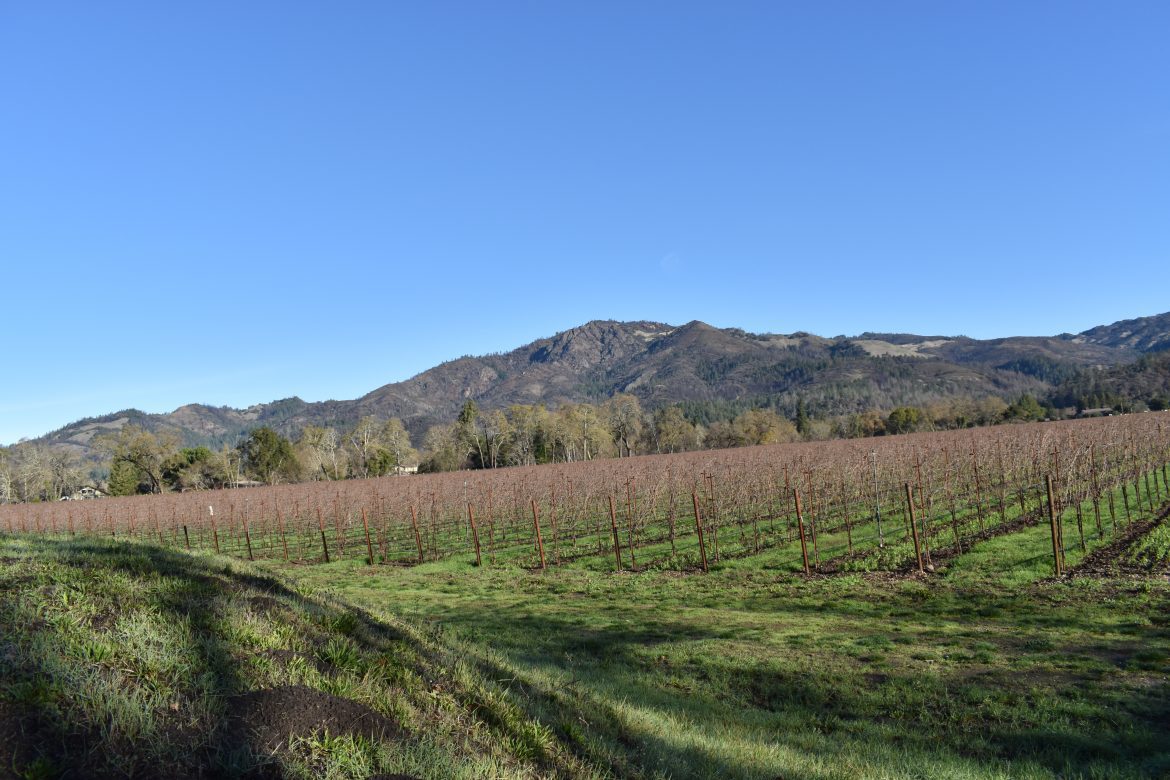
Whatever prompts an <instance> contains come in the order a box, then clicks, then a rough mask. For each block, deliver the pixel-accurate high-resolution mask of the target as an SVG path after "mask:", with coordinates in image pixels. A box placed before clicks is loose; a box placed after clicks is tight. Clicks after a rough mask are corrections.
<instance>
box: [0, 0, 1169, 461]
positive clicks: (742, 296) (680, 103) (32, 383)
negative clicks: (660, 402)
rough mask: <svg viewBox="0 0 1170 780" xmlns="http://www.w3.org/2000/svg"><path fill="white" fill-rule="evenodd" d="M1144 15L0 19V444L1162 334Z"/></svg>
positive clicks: (95, 7)
mask: <svg viewBox="0 0 1170 780" xmlns="http://www.w3.org/2000/svg"><path fill="white" fill-rule="evenodd" d="M1168 30H1170V3H1166V2H1164V0H1158V1H1157V2H1128V1H1127V2H1120V3H1108V2H1093V3H1080V2H1067V1H1063V2H1025V3H1021V2H1002V3H996V2H984V1H981V2H946V3H939V2H935V1H934V0H923V1H922V2H898V1H897V0H893V1H892V2H882V3H872V2H862V0H856V1H855V2H831V1H829V2H822V1H821V0H817V1H816V2H813V1H812V0H809V2H800V3H798V2H781V1H779V0H769V1H768V2H759V3H747V2H708V3H702V4H699V3H684V2H625V1H624V0H623V1H621V2H616V1H614V2H599V1H598V0H588V2H529V3H516V2H507V1H504V2H491V3H486V2H478V1H477V2H467V3H451V2H421V3H408V2H346V3H310V2H289V1H288V0H282V1H281V2H252V1H249V2H209V1H207V0H201V1H200V2H136V3H131V2H116V1H114V2H89V1H88V0H86V1H85V2H75V3H64V2H51V1H50V0H46V1H44V2H40V1H38V2H19V1H18V0H12V1H10V2H0V101H2V102H0V105H2V107H3V108H2V114H0V258H2V270H0V300H2V302H3V311H4V315H5V316H4V321H5V323H6V325H7V328H6V338H5V339H4V352H3V355H4V358H3V374H2V376H3V382H0V442H3V443H11V442H12V441H15V440H16V439H18V438H20V437H22V436H36V435H40V434H42V433H45V432H47V431H48V430H51V429H53V428H56V427H59V426H61V425H64V424H66V423H69V422H71V421H73V420H75V419H77V418H80V417H83V416H89V415H97V414H103V413H107V412H111V411H115V410H117V409H121V408H125V407H137V408H141V409H144V410H146V411H152V412H164V411H170V410H171V409H173V408H175V407H177V406H179V405H181V404H184V403H188V402H203V403H209V404H215V405H220V404H226V405H232V406H246V405H249V404H252V403H259V402H265V401H270V400H273V399H275V398H280V397H287V396H291V395H299V396H301V397H302V398H305V399H306V400H322V399H326V398H354V397H357V396H359V395H362V394H364V393H365V392H368V391H370V390H372V389H374V388H376V387H378V386H380V385H382V384H385V383H387V382H391V381H397V380H401V379H405V378H407V377H409V376H411V375H413V374H414V373H417V372H418V371H421V370H423V369H425V368H427V367H429V366H431V365H434V364H435V363H438V362H440V361H442V360H445V359H451V358H454V357H458V356H459V355H462V354H481V353H485V352H491V351H504V350H508V349H511V348H514V347H516V346H519V345H520V344H523V343H526V342H528V341H531V340H533V339H535V338H538V337H541V336H545V335H551V334H552V333H554V332H556V331H559V330H564V329H566V328H569V327H572V326H574V325H578V324H580V323H582V322H585V321H587V320H590V319H598V318H613V319H625V320H633V319H651V320H660V321H666V322H671V323H682V322H686V321H689V320H692V319H701V320H704V321H706V322H709V323H712V324H714V325H718V326H738V327H742V328H745V329H748V330H752V331H772V332H791V331H795V330H807V331H812V332H815V333H820V334H822V335H826V336H831V335H836V334H842V333H843V334H856V333H859V332H861V331H864V330H885V331H911V332H918V333H926V334H958V333H963V334H967V335H971V336H976V337H993V336H1007V335H1039V334H1054V333H1058V332H1061V331H1066V330H1067V331H1079V330H1083V329H1085V328H1088V327H1091V326H1093V325H1097V324H1103V323H1110V322H1113V321H1115V320H1118V319H1124V318H1129V317H1136V316H1142V315H1149V314H1155V313H1160V312H1163V311H1166V310H1168V309H1170V284H1168V282H1170V45H1167V37H1166V36H1167V31H1168Z"/></svg>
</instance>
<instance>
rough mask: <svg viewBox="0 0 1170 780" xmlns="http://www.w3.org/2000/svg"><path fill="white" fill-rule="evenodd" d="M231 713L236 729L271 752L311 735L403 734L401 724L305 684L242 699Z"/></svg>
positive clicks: (384, 736) (388, 736)
mask: <svg viewBox="0 0 1170 780" xmlns="http://www.w3.org/2000/svg"><path fill="white" fill-rule="evenodd" d="M229 711H230V713H231V724H232V727H233V730H237V729H238V730H239V731H240V732H242V734H243V735H246V738H247V740H248V742H249V743H250V744H251V745H252V747H253V748H254V749H256V750H260V751H264V752H267V753H271V752H273V751H276V750H279V749H281V748H282V747H284V746H286V745H287V744H288V740H289V737H309V736H312V735H313V734H316V733H320V732H324V731H328V732H329V733H330V734H332V735H340V734H352V735H355V736H364V737H367V738H369V739H378V740H381V739H392V738H399V737H401V736H402V730H401V729H400V728H399V727H398V725H397V724H395V723H394V722H393V721H391V720H390V719H389V718H387V717H385V716H384V715H381V714H379V713H377V712H375V711H374V710H372V709H370V708H369V707H367V706H365V705H364V704H359V703H358V702H355V701H351V700H349V699H343V698H341V697H339V696H333V695H330V694H328V693H323V692H321V691H316V690H313V689H312V688H306V687H305V686H303V685H286V686H282V687H279V688H269V689H266V690H261V691H252V692H251V693H245V694H243V695H241V696H236V697H234V698H233V699H232V700H231V702H230V704H229Z"/></svg>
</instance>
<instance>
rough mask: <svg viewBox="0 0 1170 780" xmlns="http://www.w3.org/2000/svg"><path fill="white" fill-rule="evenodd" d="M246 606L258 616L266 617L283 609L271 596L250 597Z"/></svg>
mask: <svg viewBox="0 0 1170 780" xmlns="http://www.w3.org/2000/svg"><path fill="white" fill-rule="evenodd" d="M248 606H249V607H251V608H252V611H253V612H255V613H256V614H258V615H268V614H271V613H273V612H276V611H278V610H280V609H282V608H283V607H284V605H283V604H281V603H280V602H279V601H277V600H276V599H274V598H272V597H271V596H252V597H251V598H249V599H248Z"/></svg>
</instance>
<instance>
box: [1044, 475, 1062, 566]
mask: <svg viewBox="0 0 1170 780" xmlns="http://www.w3.org/2000/svg"><path fill="white" fill-rule="evenodd" d="M1044 479H1045V482H1046V484H1047V486H1048V522H1049V523H1050V525H1051V526H1052V565H1053V569H1054V570H1055V572H1056V576H1057V577H1059V576H1060V575H1061V574H1062V573H1063V572H1064V566H1063V561H1062V560H1061V558H1062V555H1061V552H1062V550H1061V547H1060V533H1059V532H1058V531H1057V522H1056V502H1055V501H1054V500H1053V497H1052V475H1051V474H1048V475H1046V476H1045V478H1044Z"/></svg>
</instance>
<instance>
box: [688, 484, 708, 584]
mask: <svg viewBox="0 0 1170 780" xmlns="http://www.w3.org/2000/svg"><path fill="white" fill-rule="evenodd" d="M691 503H692V504H693V505H694V507H695V533H697V534H698V535H699V559H700V560H701V561H702V562H703V571H704V572H706V571H707V544H706V542H704V541H703V516H702V515H701V514H700V513H699V495H698V494H697V493H695V492H693V491H692V492H691Z"/></svg>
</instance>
